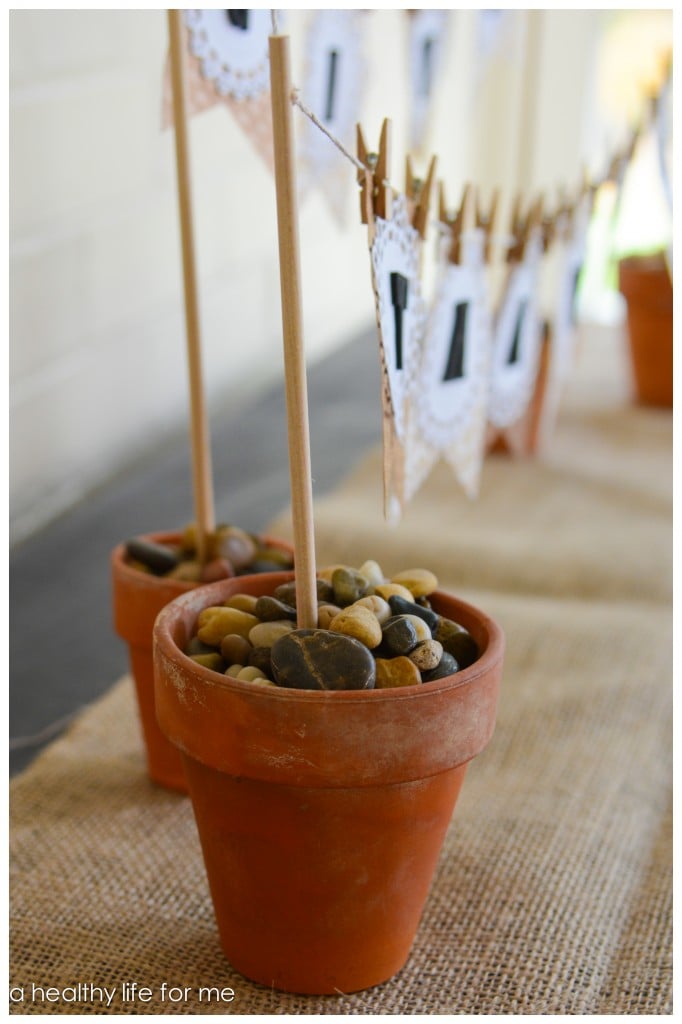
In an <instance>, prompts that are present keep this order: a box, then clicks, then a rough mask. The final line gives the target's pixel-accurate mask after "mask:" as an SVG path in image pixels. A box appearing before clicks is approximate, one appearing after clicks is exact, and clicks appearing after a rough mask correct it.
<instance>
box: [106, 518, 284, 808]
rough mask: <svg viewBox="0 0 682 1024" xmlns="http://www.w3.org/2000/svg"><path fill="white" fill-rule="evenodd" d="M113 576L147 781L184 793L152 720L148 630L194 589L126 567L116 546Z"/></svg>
mask: <svg viewBox="0 0 682 1024" xmlns="http://www.w3.org/2000/svg"><path fill="white" fill-rule="evenodd" d="M181 537H182V535H181V533H179V532H177V531H176V532H165V533H150V534H147V535H146V539H147V540H151V541H155V542H156V543H158V544H179V543H180V541H181ZM267 539H268V540H270V538H267ZM274 543H276V544H277V545H279V546H280V547H282V548H284V549H285V550H286V551H291V547H290V546H289V545H288V544H285V543H284V542H282V541H274ZM111 572H112V584H113V595H112V596H113V612H114V628H115V630H116V633H117V634H118V635H119V636H120V637H121V638H122V639H123V640H125V642H126V643H127V644H128V656H129V660H130V672H131V675H132V677H133V681H134V683H135V692H136V694H137V706H138V711H139V715H140V722H141V725H142V734H143V739H144V747H145V753H146V758H147V771H148V773H149V777H150V779H152V781H153V782H157V783H159V784H160V785H162V786H166V787H167V788H168V789H175V790H178V791H179V792H181V793H186V792H187V782H186V780H185V774H184V771H183V767H182V760H181V758H180V754H179V753H178V751H177V749H176V748H175V747H174V746H173V744H172V743H170V742H169V741H168V740H167V739H166V737H165V736H164V734H163V733H162V732H161V730H160V729H159V726H158V723H157V721H156V710H155V707H154V663H153V659H152V631H153V627H154V620H155V619H156V616H157V615H158V613H159V612H160V611H161V609H162V608H163V607H164V606H165V605H167V604H168V602H169V601H172V600H173V598H175V597H178V596H179V595H180V594H184V593H186V592H187V591H190V590H195V589H196V584H195V583H187V582H183V581H182V580H174V579H167V578H165V577H163V576H153V575H151V574H150V573H145V572H140V571H139V570H138V569H136V568H135V567H134V566H132V565H130V564H129V563H128V561H127V559H126V553H125V545H124V544H119V545H118V546H117V547H116V548H114V550H113V551H112V553H111ZM237 578H239V577H237Z"/></svg>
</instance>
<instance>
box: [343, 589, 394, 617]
mask: <svg viewBox="0 0 682 1024" xmlns="http://www.w3.org/2000/svg"><path fill="white" fill-rule="evenodd" d="M355 604H356V605H360V606H361V607H363V608H369V610H370V611H371V612H372V614H373V615H376V617H377V621H378V622H379V623H381V625H383V624H384V622H388V620H389V619H390V618H391V615H392V614H393V612H392V611H391V606H390V605H389V603H388V601H384V599H383V597H379V595H378V594H368V595H367V597H361V598H360V600H359V601H356V602H355ZM353 607H354V606H353Z"/></svg>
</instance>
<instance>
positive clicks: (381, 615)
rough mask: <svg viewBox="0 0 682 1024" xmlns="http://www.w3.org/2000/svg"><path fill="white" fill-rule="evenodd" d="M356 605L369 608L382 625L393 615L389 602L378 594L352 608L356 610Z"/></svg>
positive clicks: (369, 596) (368, 596)
mask: <svg viewBox="0 0 682 1024" xmlns="http://www.w3.org/2000/svg"><path fill="white" fill-rule="evenodd" d="M356 605H360V606H361V607H362V608H369V610H370V611H371V613H372V615H375V616H376V618H377V621H378V622H379V623H381V624H382V625H383V623H384V622H386V620H387V619H390V618H391V616H392V615H393V612H392V611H391V606H390V604H389V603H388V601H385V600H384V598H383V597H379V595H378V594H368V595H367V597H361V598H360V599H359V600H358V601H356V602H355V605H351V608H354V607H355V606H356ZM430 635H431V634H429V636H430Z"/></svg>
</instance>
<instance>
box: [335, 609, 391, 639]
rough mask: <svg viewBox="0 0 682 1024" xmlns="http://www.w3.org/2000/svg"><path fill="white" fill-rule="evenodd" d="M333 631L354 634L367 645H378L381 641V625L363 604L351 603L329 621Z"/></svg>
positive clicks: (346, 634)
mask: <svg viewBox="0 0 682 1024" xmlns="http://www.w3.org/2000/svg"><path fill="white" fill-rule="evenodd" d="M329 629H330V630H331V631H332V632H333V633H343V634H344V635H345V636H354V637H355V639H356V640H359V641H360V643H362V644H364V645H365V647H369V648H370V649H371V648H372V647H378V646H379V644H380V643H381V626H380V624H379V620H378V619H377V617H376V615H374V613H373V612H371V611H370V610H369V608H365V607H363V606H362V605H361V604H351V605H349V606H348V608H344V609H343V610H342V611H340V612H339V614H338V615H335V616H334V618H333V619H332V620H331V622H330V623H329Z"/></svg>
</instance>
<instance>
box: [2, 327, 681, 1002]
mask: <svg viewBox="0 0 682 1024" xmlns="http://www.w3.org/2000/svg"><path fill="white" fill-rule="evenodd" d="M616 343H617V339H616ZM595 344H596V343H595ZM599 344H600V345H601V346H603V348H602V349H600V350H599V351H591V352H588V353H585V352H584V351H583V353H582V362H581V364H580V366H579V370H578V372H577V373H576V374H575V376H574V379H573V382H572V386H571V390H570V392H569V394H568V396H567V399H566V403H565V405H564V408H563V411H562V417H561V421H560V423H559V426H558V429H557V432H556V436H555V438H554V441H553V443H552V445H551V448H550V451H549V452H548V454H547V456H546V457H544V458H543V459H542V460H534V461H528V462H516V463H512V462H510V461H508V460H506V459H503V458H497V457H496V458H491V459H490V460H489V461H488V462H487V464H486V467H485V470H484V476H483V486H482V494H481V497H480V499H479V500H478V501H477V502H475V503H471V502H469V501H467V499H466V498H464V497H463V496H462V495H461V494H460V493H459V490H458V488H457V485H456V484H455V483H454V481H453V478H452V477H451V475H450V471H449V470H448V469H447V468H446V467H439V468H438V469H436V470H435V471H434V473H433V474H432V476H431V477H430V479H429V480H428V481H427V483H426V486H425V487H424V489H423V491H422V492H420V494H419V496H418V497H417V499H415V501H414V503H413V505H412V506H411V507H410V508H409V509H408V511H407V513H406V515H405V518H404V520H403V522H402V523H401V525H400V526H399V527H397V528H394V529H387V528H386V526H385V524H384V522H383V518H382V512H381V502H380V453H378V452H372V453H371V454H370V455H369V457H368V458H367V459H366V461H365V462H364V464H363V465H362V466H360V467H359V468H358V470H357V471H356V472H355V473H354V474H353V475H352V476H351V477H350V478H349V479H348V480H347V481H346V482H345V483H344V485H343V486H342V487H340V488H339V489H338V491H337V492H336V493H335V494H333V495H332V496H330V497H328V498H325V499H324V500H321V501H319V502H317V504H316V529H317V547H318V558H319V561H320V563H323V562H334V561H349V562H352V563H356V564H357V563H358V562H360V561H363V560H364V559H365V558H367V557H373V558H376V559H377V560H378V561H379V562H380V563H381V564H382V566H383V567H384V568H385V570H386V571H387V572H390V571H393V570H396V569H399V568H407V567H409V566H412V565H425V566H428V567H430V568H434V569H437V571H438V574H439V577H440V579H441V581H442V583H443V585H444V586H445V587H446V588H447V589H450V590H453V591H454V592H456V593H458V594H459V595H460V596H463V597H465V598H468V599H469V600H473V601H474V603H477V604H478V605H480V606H482V607H484V608H485V609H486V610H487V611H488V612H489V613H491V614H492V615H494V616H495V617H496V618H497V619H498V620H499V621H500V622H501V624H502V625H503V627H504V629H505V632H506V634H507V657H506V662H505V670H504V677H503V686H502V696H501V701H500V708H499V716H498V723H497V729H496V732H495V735H494V737H493V740H492V742H491V743H490V745H489V747H488V748H487V750H486V751H485V752H484V753H483V754H482V755H480V756H479V757H478V758H477V759H476V760H475V761H474V762H473V763H472V765H471V766H470V769H469V773H468V776H467V779H466V782H465V785H464V789H463V791H462V795H461V797H460V801H459V803H458V805H457V808H456V810H455V814H454V818H453V821H452V824H451V827H450V830H449V832H448V836H447V839H446V843H445V846H444V849H443V852H442V856H441V859H440V863H439V867H438V871H437V874H436V877H435V880H434V884H433V886H432V890H431V894H430V897H429V900H428V903H427V906H426V909H425V912H424V916H423V919H422V924H421V927H420V930H419V933H418V936H417V939H416V942H415V945H414V948H413V952H412V956H411V958H410V960H409V961H408V963H407V965H406V967H405V968H404V969H403V970H402V971H401V972H400V974H399V975H398V976H397V977H396V978H394V979H393V980H392V981H390V982H387V983H386V984H384V985H382V986H380V987H378V988H376V989H373V990H369V991H367V992H362V993H358V994H355V995H343V994H339V996H338V997H324V998H318V997H300V996H291V995H285V994H281V993H278V992H273V991H270V990H268V989H264V988H262V987H260V986H257V985H254V984H252V983H250V982H248V981H246V980H245V979H244V978H242V977H241V976H239V975H238V974H236V972H234V971H233V970H232V968H231V967H230V965H229V964H228V963H227V962H226V961H225V959H224V958H223V956H222V953H221V951H220V947H219V943H218V938H217V933H216V929H215V926H214V921H213V914H212V908H211V903H210V898H209V895H208V890H207V886H206V882H205V876H204V871H203V864H202V860H201V853H200V849H199V844H198V839H197V836H196V831H195V827H194V822H193V817H192V812H191V807H190V805H189V801H188V800H187V799H186V798H183V797H180V796H175V795H172V794H170V793H166V792H164V791H163V790H161V789H159V788H156V787H154V786H152V785H151V784H149V783H148V782H147V781H146V778H145V776H144V768H143V759H142V753H141V748H140V741H139V736H138V727H137V722H136V712H135V707H134V700H133V693H132V687H131V684H130V681H129V680H128V679H125V680H122V681H120V682H119V683H118V684H117V685H116V686H115V687H114V688H113V689H112V690H111V692H110V693H109V694H108V695H107V696H106V697H105V698H104V699H103V700H101V701H100V702H98V704H97V705H95V706H93V707H92V708H90V709H89V710H87V711H86V712H85V713H84V714H83V715H82V716H81V717H80V719H79V720H78V721H77V722H76V723H75V724H74V726H73V727H72V728H71V729H70V731H69V733H68V734H67V735H66V736H65V737H63V738H62V739H60V740H59V741H57V742H56V743H54V744H53V745H52V747H51V748H50V749H48V751H47V752H46V753H45V754H44V755H43V756H42V757H41V758H40V759H39V760H38V761H37V762H36V763H35V764H34V765H33V766H32V767H31V768H30V769H29V770H28V771H26V772H25V773H24V774H23V775H22V776H20V777H19V778H18V779H17V780H16V781H15V782H14V783H13V784H12V787H11V812H12V820H11V851H12V854H11V866H12V875H11V915H12V917H11V920H12V927H11V972H10V973H11V979H10V983H11V985H12V986H14V990H13V996H14V997H15V999H16V1000H17V1001H16V1002H14V1003H13V1004H12V1005H11V1011H12V1012H13V1013H26V1014H30V1013H86V1014H87V1013H90V1014H101V1013H118V1014H121V1013H125V1014H128V1013H129V1014H133V1013H135V1014H138V1013H139V1014H144V1013H155V1014H161V1013H178V1014H185V1013H202V1012H205V1013H238V1014H265V1013H279V1014H322V1013H342V1014H383V1013H388V1014H412V1013H428V1014H431V1013H434V1014H443V1013H458V1014H464V1013H472V1014H474V1013H475V1014H489V1013H523V1014H526V1013H547V1014H559V1013H570V1014H579V1013H589V1014H607V1013H614V1014H616V1013H618V1014H620V1013H624V1014H640V1013H641V1014H643V1013H649V1014H662V1013H670V1012H672V950H671V946H672V936H671V932H672V925H671V918H672V895H671V891H672V856H671V787H672V772H671V717H672V716H671V705H672V700H671V664H670V663H671V598H670V593H671V572H670V553H671V528H672V527H671V429H670V427H671V421H670V416H669V414H666V413H663V412H657V411H647V410H643V409H636V408H634V407H632V406H630V405H629V403H628V402H627V398H626V378H625V377H624V371H623V370H622V368H621V370H620V371H618V367H619V366H620V365H621V363H620V362H619V360H621V356H622V353H620V352H619V351H618V350H617V349H614V348H613V347H612V345H611V344H609V345H608V346H607V344H606V340H602V339H599ZM621 361H622V360H621ZM581 368H582V369H581ZM614 368H616V372H614ZM339 443H343V439H342V438H339ZM272 529H273V531H274V532H277V533H279V534H280V535H284V534H286V533H287V532H289V530H288V521H287V518H286V517H284V518H283V519H282V520H281V521H280V522H277V523H275V524H273V527H272ZM103 564H104V559H103ZM292 941H295V938H294V937H292ZM131 982H136V983H137V984H138V985H139V986H144V987H145V988H146V989H147V990H149V999H148V1001H143V999H141V998H140V997H139V994H138V990H136V991H135V992H133V991H132V990H131V989H130V988H129V987H128V988H127V989H126V988H124V984H125V985H129V984H130V983H131ZM78 986H81V987H80V988H79V987H78ZM201 987H211V988H213V990H214V994H213V998H212V1000H211V1001H210V1002H207V1001H206V996H205V994H204V996H203V998H201V999H200V998H199V995H200V992H199V990H200V988H201ZM228 989H232V990H233V992H234V998H233V999H232V1000H231V1001H229V1002H228V1000H230V994H229V992H228V991H227V990H228ZM100 990H101V991H100ZM216 990H222V994H221V997H218V996H217V993H216ZM126 994H127V995H128V996H129V998H128V999H127V1000H126V1001H124V996H125V995H126ZM133 995H137V998H133ZM146 995H147V993H145V997H146ZM20 997H23V998H20ZM107 1002H108V1003H109V1005H107Z"/></svg>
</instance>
